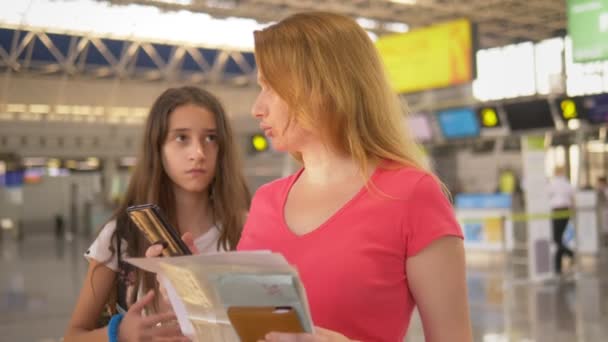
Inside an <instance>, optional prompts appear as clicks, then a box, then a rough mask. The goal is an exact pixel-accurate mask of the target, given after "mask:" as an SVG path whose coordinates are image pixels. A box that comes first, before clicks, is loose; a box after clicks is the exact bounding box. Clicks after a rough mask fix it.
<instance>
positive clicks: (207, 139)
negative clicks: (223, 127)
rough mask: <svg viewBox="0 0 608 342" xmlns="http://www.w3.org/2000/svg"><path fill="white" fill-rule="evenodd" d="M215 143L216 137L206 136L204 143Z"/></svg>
mask: <svg viewBox="0 0 608 342" xmlns="http://www.w3.org/2000/svg"><path fill="white" fill-rule="evenodd" d="M216 141H217V135H213V134H212V135H208V136H206V137H205V142H207V143H212V142H216Z"/></svg>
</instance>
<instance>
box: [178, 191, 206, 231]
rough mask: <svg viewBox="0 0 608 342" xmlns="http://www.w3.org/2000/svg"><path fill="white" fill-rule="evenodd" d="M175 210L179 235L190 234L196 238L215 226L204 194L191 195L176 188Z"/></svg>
mask: <svg viewBox="0 0 608 342" xmlns="http://www.w3.org/2000/svg"><path fill="white" fill-rule="evenodd" d="M174 194H175V210H176V216H177V225H178V227H179V232H180V234H182V235H183V234H184V233H186V232H190V233H192V235H193V236H194V237H195V238H196V237H199V236H201V235H203V234H204V233H206V232H207V231H209V229H210V228H211V227H212V226H213V225H214V224H215V222H214V219H213V210H212V209H211V205H210V201H209V197H208V196H207V195H206V194H204V193H192V192H187V191H184V190H183V189H179V188H176V189H175V191H174Z"/></svg>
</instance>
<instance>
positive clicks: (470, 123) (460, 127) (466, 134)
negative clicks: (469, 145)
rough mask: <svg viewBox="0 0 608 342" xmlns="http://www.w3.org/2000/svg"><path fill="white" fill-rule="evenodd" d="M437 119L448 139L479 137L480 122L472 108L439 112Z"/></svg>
mask: <svg viewBox="0 0 608 342" xmlns="http://www.w3.org/2000/svg"><path fill="white" fill-rule="evenodd" d="M437 119H438V121H439V128H441V133H442V134H443V136H444V137H445V138H446V139H457V138H470V137H477V136H479V122H478V121H477V115H476V113H475V111H474V110H473V109H472V108H455V109H446V110H443V111H440V112H437Z"/></svg>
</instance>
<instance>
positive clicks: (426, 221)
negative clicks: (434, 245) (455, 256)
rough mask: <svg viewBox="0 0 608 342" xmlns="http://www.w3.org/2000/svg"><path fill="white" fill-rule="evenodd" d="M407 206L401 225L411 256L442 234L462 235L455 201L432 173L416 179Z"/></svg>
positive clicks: (408, 253) (407, 253)
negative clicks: (453, 205)
mask: <svg viewBox="0 0 608 342" xmlns="http://www.w3.org/2000/svg"><path fill="white" fill-rule="evenodd" d="M405 209H406V211H407V212H406V214H405V220H404V225H403V227H402V229H403V236H404V237H405V247H406V255H407V256H408V257H411V256H414V255H416V254H418V253H419V252H420V251H421V250H423V249H424V248H425V247H426V246H428V245H429V244H430V243H431V242H433V241H435V240H436V239H439V238H441V237H444V236H457V237H460V238H462V237H463V236H462V230H461V229H460V225H459V224H458V222H457V221H456V217H455V216H454V209H453V208H452V205H451V204H450V202H449V201H448V198H447V197H446V195H445V194H444V193H443V191H442V190H441V187H440V186H439V184H438V183H437V181H435V179H433V178H432V177H431V176H429V175H426V176H424V177H422V178H421V179H420V180H419V181H418V183H416V185H415V188H414V190H413V193H412V196H411V198H410V200H409V201H407V204H406V208H405Z"/></svg>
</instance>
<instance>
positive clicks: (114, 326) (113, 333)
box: [108, 314, 124, 342]
mask: <svg viewBox="0 0 608 342" xmlns="http://www.w3.org/2000/svg"><path fill="white" fill-rule="evenodd" d="M123 317H124V315H123V314H116V315H114V316H112V318H111V319H110V323H109V324H108V338H109V341H110V342H118V327H119V325H120V322H121V321H122V318H123Z"/></svg>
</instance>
